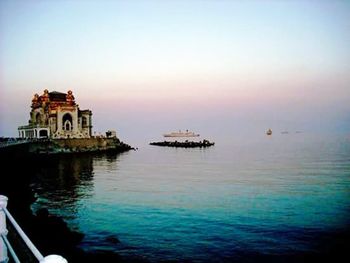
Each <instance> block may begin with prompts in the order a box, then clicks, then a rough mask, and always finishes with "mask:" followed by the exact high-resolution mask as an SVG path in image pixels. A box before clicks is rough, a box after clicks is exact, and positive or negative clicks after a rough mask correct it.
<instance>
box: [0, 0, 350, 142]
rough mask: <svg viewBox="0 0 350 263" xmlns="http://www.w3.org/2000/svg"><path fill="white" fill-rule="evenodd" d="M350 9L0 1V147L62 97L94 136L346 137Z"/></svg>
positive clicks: (334, 5)
mask: <svg viewBox="0 0 350 263" xmlns="http://www.w3.org/2000/svg"><path fill="white" fill-rule="evenodd" d="M349 72H350V1H334V0H330V1H322V0H320V1H311V0H310V1H282V0H280V1H277V0H276V1H249V0H248V1H234V0H232V1H223V0H222V1H220V0H219V1H214V0H213V1H209V0H188V1H180V0H179V1H175V0H174V1H171V0H166V1H160V0H159V1H146V0H145V1H142V0H138V1H137V0H134V1H133V0H131V1H79V0H78V1H68V0H67V1H60V0H56V1H54V0H50V1H16V0H12V1H6V0H2V1H0V136H16V135H17V127H18V126H20V125H25V124H27V123H28V119H29V112H30V104H31V99H32V97H33V94H35V93H39V94H42V93H43V90H44V89H48V90H49V91H61V92H67V91H68V90H70V89H71V90H72V91H73V94H74V96H75V98H76V101H77V103H78V104H79V106H80V107H81V109H91V110H92V111H93V125H94V128H93V129H94V131H96V132H101V133H102V132H104V131H106V130H108V129H114V130H116V131H117V133H118V134H119V136H120V137H121V138H122V139H125V140H126V141H127V140H128V139H129V138H130V139H131V138H134V137H138V136H141V137H142V136H143V137H145V138H146V137H147V136H153V137H154V136H157V135H159V136H160V135H161V134H162V133H164V132H169V131H173V130H178V129H182V130H184V129H190V130H194V131H195V132H199V133H204V134H208V136H210V135H211V136H223V135H224V134H232V132H237V131H241V132H258V133H261V132H262V133H263V132H265V131H266V130H267V129H268V128H272V130H275V131H282V130H290V131H295V130H303V131H310V132H312V131H350V74H349Z"/></svg>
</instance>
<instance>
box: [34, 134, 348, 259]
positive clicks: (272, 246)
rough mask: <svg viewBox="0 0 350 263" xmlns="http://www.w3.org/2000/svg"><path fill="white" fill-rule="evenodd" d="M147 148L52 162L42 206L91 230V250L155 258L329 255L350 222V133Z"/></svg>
mask: <svg viewBox="0 0 350 263" xmlns="http://www.w3.org/2000/svg"><path fill="white" fill-rule="evenodd" d="M135 146H136V145H135ZM137 147H139V150H138V151H130V152H127V153H123V154H120V155H117V156H116V155H103V154H102V155H80V156H69V157H55V158H53V159H52V160H50V161H49V162H48V163H46V164H43V166H42V168H41V169H40V171H39V172H37V173H36V175H35V179H34V181H33V184H32V186H33V188H34V189H35V192H36V193H37V197H38V200H37V201H36V203H35V204H34V205H33V210H36V209H38V208H40V207H48V208H49V210H50V211H51V212H52V213H53V214H56V215H59V216H62V217H63V218H64V219H65V220H66V221H67V222H68V224H69V226H70V227H71V228H73V229H76V230H79V231H81V232H82V233H84V234H85V238H84V240H83V242H82V243H81V244H80V246H81V247H82V248H83V249H86V250H90V251H101V250H109V251H115V252H117V253H119V254H121V255H122V256H124V257H126V258H137V259H145V260H148V261H151V262H157V261H165V260H174V261H193V262H196V261H197V262H202V261H217V262H220V261H233V260H235V261H242V262H248V261H249V260H251V261H256V262H258V261H259V259H263V258H264V257H267V258H269V256H277V258H279V259H281V260H280V262H283V257H284V256H285V257H288V256H289V255H297V254H303V253H316V254H317V253H322V251H321V250H322V247H321V245H322V244H321V242H322V240H323V239H324V238H325V237H326V236H329V234H332V233H336V232H339V231H340V232H341V231H343V230H344V231H345V230H347V229H348V227H349V223H350V136H349V135H331V136H330V135H328V136H320V135H313V134H306V133H305V134H304V133H300V134H294V133H291V134H284V135H282V134H274V135H272V136H264V135H262V136H255V137H254V136H246V137H244V136H241V137H240V138H237V139H232V140H230V141H224V140H223V141H217V142H216V145H215V146H214V147H211V148H207V149H180V148H178V149H175V148H164V147H157V146H149V145H147V144H144V145H137ZM327 242H328V243H329V240H327ZM256 259H257V260H256ZM260 262H261V260H260Z"/></svg>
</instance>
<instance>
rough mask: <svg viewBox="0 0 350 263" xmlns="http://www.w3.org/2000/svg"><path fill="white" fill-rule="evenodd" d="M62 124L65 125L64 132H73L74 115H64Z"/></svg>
mask: <svg viewBox="0 0 350 263" xmlns="http://www.w3.org/2000/svg"><path fill="white" fill-rule="evenodd" d="M62 123H63V127H62V130H65V131H71V130H73V120H72V115H70V114H69V113H66V114H64V115H63V118H62Z"/></svg>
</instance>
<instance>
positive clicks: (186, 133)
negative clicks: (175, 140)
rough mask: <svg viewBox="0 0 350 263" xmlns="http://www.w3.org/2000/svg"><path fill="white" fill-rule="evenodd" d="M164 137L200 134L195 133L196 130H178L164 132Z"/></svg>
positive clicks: (195, 135) (196, 135)
mask: <svg viewBox="0 0 350 263" xmlns="http://www.w3.org/2000/svg"><path fill="white" fill-rule="evenodd" d="M163 136H164V137H198V136H199V134H195V133H194V132H190V131H188V130H186V131H185V132H182V131H181V130H179V131H178V132H171V133H166V134H163Z"/></svg>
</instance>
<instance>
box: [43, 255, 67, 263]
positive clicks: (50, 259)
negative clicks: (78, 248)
mask: <svg viewBox="0 0 350 263" xmlns="http://www.w3.org/2000/svg"><path fill="white" fill-rule="evenodd" d="M40 263H68V261H67V260H66V259H65V258H63V257H61V256H59V255H49V256H46V257H44V258H43V259H42V260H41V261H40Z"/></svg>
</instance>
